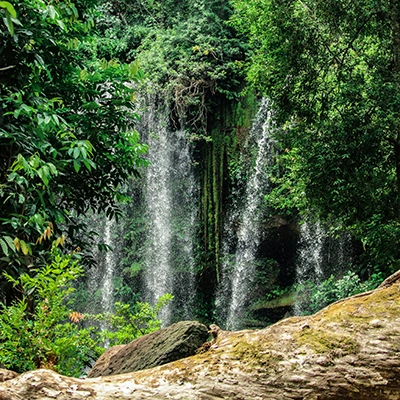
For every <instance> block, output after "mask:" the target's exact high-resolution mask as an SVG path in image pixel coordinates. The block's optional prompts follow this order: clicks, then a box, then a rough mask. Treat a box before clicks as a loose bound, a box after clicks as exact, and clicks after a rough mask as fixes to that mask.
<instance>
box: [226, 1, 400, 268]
mask: <svg viewBox="0 0 400 400" xmlns="http://www.w3.org/2000/svg"><path fill="white" fill-rule="evenodd" d="M233 4H234V8H235V15H234V17H233V20H232V22H233V24H234V25H235V26H236V28H237V29H239V30H240V31H242V32H246V33H247V34H248V35H249V37H250V40H251V44H252V46H253V48H255V50H254V53H253V55H252V57H251V60H250V62H249V68H248V79H249V81H250V82H252V84H253V85H254V86H255V87H256V88H258V89H259V90H260V91H262V93H264V94H266V95H267V96H270V97H271V98H272V99H273V101H274V104H275V107H276V110H277V119H278V121H279V122H280V125H281V126H283V129H282V130H281V132H280V133H279V134H278V135H277V138H278V141H279V144H280V146H281V148H282V154H283V155H282V157H281V163H282V164H284V166H285V168H286V170H285V174H284V175H283V176H278V178H277V184H278V187H277V188H276V190H275V191H274V192H273V193H272V195H271V197H270V200H272V201H273V202H274V204H275V205H276V206H277V207H278V208H279V207H281V208H283V207H286V206H296V207H297V208H298V209H300V211H302V212H305V211H306V210H311V212H312V213H314V214H316V215H317V216H318V217H319V218H320V219H322V220H325V221H328V222H329V223H331V224H332V225H334V226H336V227H337V228H340V229H347V230H350V231H351V232H352V233H353V234H355V235H356V236H357V237H358V238H359V239H360V240H361V241H362V242H363V245H364V248H365V249H366V250H368V251H369V253H370V255H372V256H373V261H372V266H374V267H378V268H382V269H384V270H386V272H389V271H390V270H393V269H396V268H398V267H399V256H400V246H399V238H400V225H399V223H400V185H399V182H400V168H399V166H400V165H399V160H400V115H399V112H400V108H399V105H400V74H399V71H400V69H399V60H400V57H399V54H400V53H399V51H400V40H399V39H400V29H399V23H400V13H399V10H400V6H399V4H398V2H396V1H394V0H393V1H392V0H381V1H370V0H357V1H349V0H340V1H336V0H332V1H330V0H328V1H322V0H321V1H320V0H317V1H307V0H306V1H300V0H291V1H282V0H251V1H242V0H233ZM288 198H290V199H291V201H289V202H288V200H287V199H288Z"/></svg>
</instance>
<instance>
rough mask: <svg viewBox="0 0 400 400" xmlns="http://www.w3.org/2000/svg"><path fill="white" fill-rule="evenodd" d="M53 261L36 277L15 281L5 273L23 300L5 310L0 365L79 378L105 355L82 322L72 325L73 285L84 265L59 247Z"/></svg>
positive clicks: (0, 325) (0, 332)
mask: <svg viewBox="0 0 400 400" xmlns="http://www.w3.org/2000/svg"><path fill="white" fill-rule="evenodd" d="M52 256H53V262H52V263H51V264H49V265H47V266H46V267H44V268H42V269H40V270H39V269H34V270H33V271H32V273H33V274H34V276H30V275H28V274H23V275H21V276H20V277H19V278H18V279H14V278H13V277H11V276H10V275H8V274H6V273H4V275H5V277H6V278H7V280H8V281H9V282H11V283H12V284H13V285H14V287H16V288H17V289H18V290H19V291H20V292H21V293H22V298H21V299H19V300H14V301H13V303H12V304H11V305H10V306H5V305H4V304H0V307H1V313H0V364H1V365H3V366H4V367H5V368H8V369H11V370H14V371H17V372H24V371H27V370H32V369H36V368H51V369H55V370H56V371H58V372H60V373H62V374H66V375H74V376H79V374H81V373H82V370H83V368H84V367H85V366H88V365H90V363H91V362H92V361H93V360H95V359H96V358H97V357H98V356H99V355H100V353H101V349H100V348H99V347H98V346H97V345H96V342H95V341H94V339H93V338H92V336H91V330H90V329H89V330H87V329H81V328H80V326H79V323H78V321H76V322H73V321H72V320H71V319H70V318H71V315H73V314H71V313H72V310H70V309H69V307H68V297H69V296H70V295H71V293H72V292H73V291H74V289H73V288H72V287H71V282H72V281H75V280H76V279H77V278H78V277H79V276H80V275H81V274H82V271H83V270H82V268H81V267H80V266H79V265H78V259H76V258H75V259H74V258H73V257H72V256H66V255H62V254H61V253H60V251H59V250H58V249H57V248H55V247H54V248H53V251H52Z"/></svg>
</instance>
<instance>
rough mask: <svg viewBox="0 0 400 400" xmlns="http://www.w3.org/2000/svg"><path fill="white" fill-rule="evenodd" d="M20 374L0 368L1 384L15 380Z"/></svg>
mask: <svg viewBox="0 0 400 400" xmlns="http://www.w3.org/2000/svg"><path fill="white" fill-rule="evenodd" d="M17 376H18V374H17V373H16V372H14V371H9V370H8V369H3V368H0V382H5V381H8V380H10V379H14V378H16V377H17Z"/></svg>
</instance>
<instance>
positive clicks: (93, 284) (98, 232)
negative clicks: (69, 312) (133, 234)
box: [85, 215, 119, 313]
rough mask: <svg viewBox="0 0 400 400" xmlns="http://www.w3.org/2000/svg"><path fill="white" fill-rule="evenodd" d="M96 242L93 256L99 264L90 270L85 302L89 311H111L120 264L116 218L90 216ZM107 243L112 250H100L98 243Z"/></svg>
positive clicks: (86, 309)
mask: <svg viewBox="0 0 400 400" xmlns="http://www.w3.org/2000/svg"><path fill="white" fill-rule="evenodd" d="M88 218H89V221H90V224H91V226H92V227H93V228H92V229H93V231H92V233H93V234H94V235H95V237H96V239H95V242H94V249H93V256H94V258H95V259H96V260H97V266H96V267H94V268H91V269H90V270H89V271H88V281H87V284H88V294H89V295H88V298H87V301H86V303H85V312H87V313H104V312H107V313H111V312H112V311H113V309H114V303H115V299H114V278H115V274H116V270H117V265H118V258H119V254H118V247H119V246H118V244H117V243H116V242H115V240H114V237H115V233H116V232H115V231H116V229H117V228H116V224H115V220H110V219H108V218H107V217H106V216H105V215H91V216H89V217H88ZM100 244H102V245H105V246H106V247H108V248H109V249H110V250H108V251H100V250H99V249H98V245H100Z"/></svg>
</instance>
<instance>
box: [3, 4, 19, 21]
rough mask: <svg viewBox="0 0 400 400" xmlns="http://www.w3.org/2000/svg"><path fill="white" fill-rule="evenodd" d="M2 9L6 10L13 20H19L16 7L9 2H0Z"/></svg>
mask: <svg viewBox="0 0 400 400" xmlns="http://www.w3.org/2000/svg"><path fill="white" fill-rule="evenodd" d="M0 7H1V8H5V9H6V10H7V11H8V12H9V13H10V15H11V16H12V17H13V18H17V12H16V11H15V8H14V6H13V5H12V4H11V3H9V2H8V1H0Z"/></svg>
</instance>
